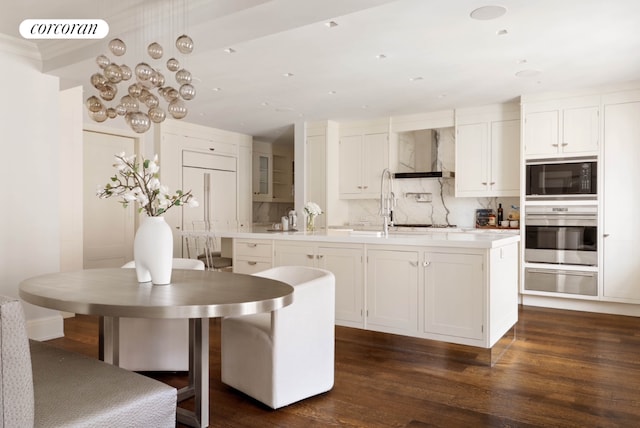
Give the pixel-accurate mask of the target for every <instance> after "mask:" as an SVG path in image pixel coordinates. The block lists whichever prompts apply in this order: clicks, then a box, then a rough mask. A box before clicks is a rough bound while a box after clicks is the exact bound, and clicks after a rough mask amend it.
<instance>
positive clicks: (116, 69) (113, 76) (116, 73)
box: [104, 63, 122, 83]
mask: <svg viewBox="0 0 640 428" xmlns="http://www.w3.org/2000/svg"><path fill="white" fill-rule="evenodd" d="M104 77H106V78H107V80H109V82H111V83H119V82H121V81H122V69H121V68H120V66H119V65H118V64H114V63H111V64H109V65H107V66H106V67H105V68H104Z"/></svg>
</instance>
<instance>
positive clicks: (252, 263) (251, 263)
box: [247, 262, 258, 266]
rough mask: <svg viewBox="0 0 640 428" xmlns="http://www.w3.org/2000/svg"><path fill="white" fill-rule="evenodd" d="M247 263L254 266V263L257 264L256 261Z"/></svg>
mask: <svg viewBox="0 0 640 428" xmlns="http://www.w3.org/2000/svg"><path fill="white" fill-rule="evenodd" d="M247 264H248V265H249V266H255V265H257V264H258V262H247Z"/></svg>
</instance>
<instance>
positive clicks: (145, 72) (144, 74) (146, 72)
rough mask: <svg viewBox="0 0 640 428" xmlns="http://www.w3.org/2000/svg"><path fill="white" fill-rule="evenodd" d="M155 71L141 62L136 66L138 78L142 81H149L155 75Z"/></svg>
mask: <svg viewBox="0 0 640 428" xmlns="http://www.w3.org/2000/svg"><path fill="white" fill-rule="evenodd" d="M153 72H154V70H153V68H151V67H150V66H149V64H147V63H144V62H141V63H140V64H138V65H136V77H137V78H138V80H140V81H143V82H144V81H147V80H149V78H150V77H151V75H152V74H153Z"/></svg>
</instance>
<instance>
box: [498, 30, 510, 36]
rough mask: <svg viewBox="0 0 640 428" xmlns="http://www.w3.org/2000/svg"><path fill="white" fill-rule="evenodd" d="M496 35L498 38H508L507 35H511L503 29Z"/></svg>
mask: <svg viewBox="0 0 640 428" xmlns="http://www.w3.org/2000/svg"><path fill="white" fill-rule="evenodd" d="M496 34H497V35H498V36H506V35H507V34H509V32H508V31H507V30H504V29H502V30H498V31H496Z"/></svg>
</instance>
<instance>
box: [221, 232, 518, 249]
mask: <svg viewBox="0 0 640 428" xmlns="http://www.w3.org/2000/svg"><path fill="white" fill-rule="evenodd" d="M216 235H217V236H218V237H221V238H235V239H272V240H283V241H316V242H343V243H352V244H354V243H359V244H380V245H411V246H421V247H449V248H498V247H502V246H505V245H510V244H513V243H515V242H518V241H520V235H518V234H514V233H505V232H499V231H496V232H492V231H485V230H478V231H476V230H460V229H456V230H455V231H447V229H437V230H433V231H425V232H423V231H392V232H389V236H388V237H384V236H378V235H381V234H380V233H379V232H378V231H371V230H366V231H359V230H349V229H328V230H326V231H314V232H306V231H275V232H269V231H265V230H264V228H254V231H252V232H231V231H225V232H222V231H221V232H218V233H216Z"/></svg>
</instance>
